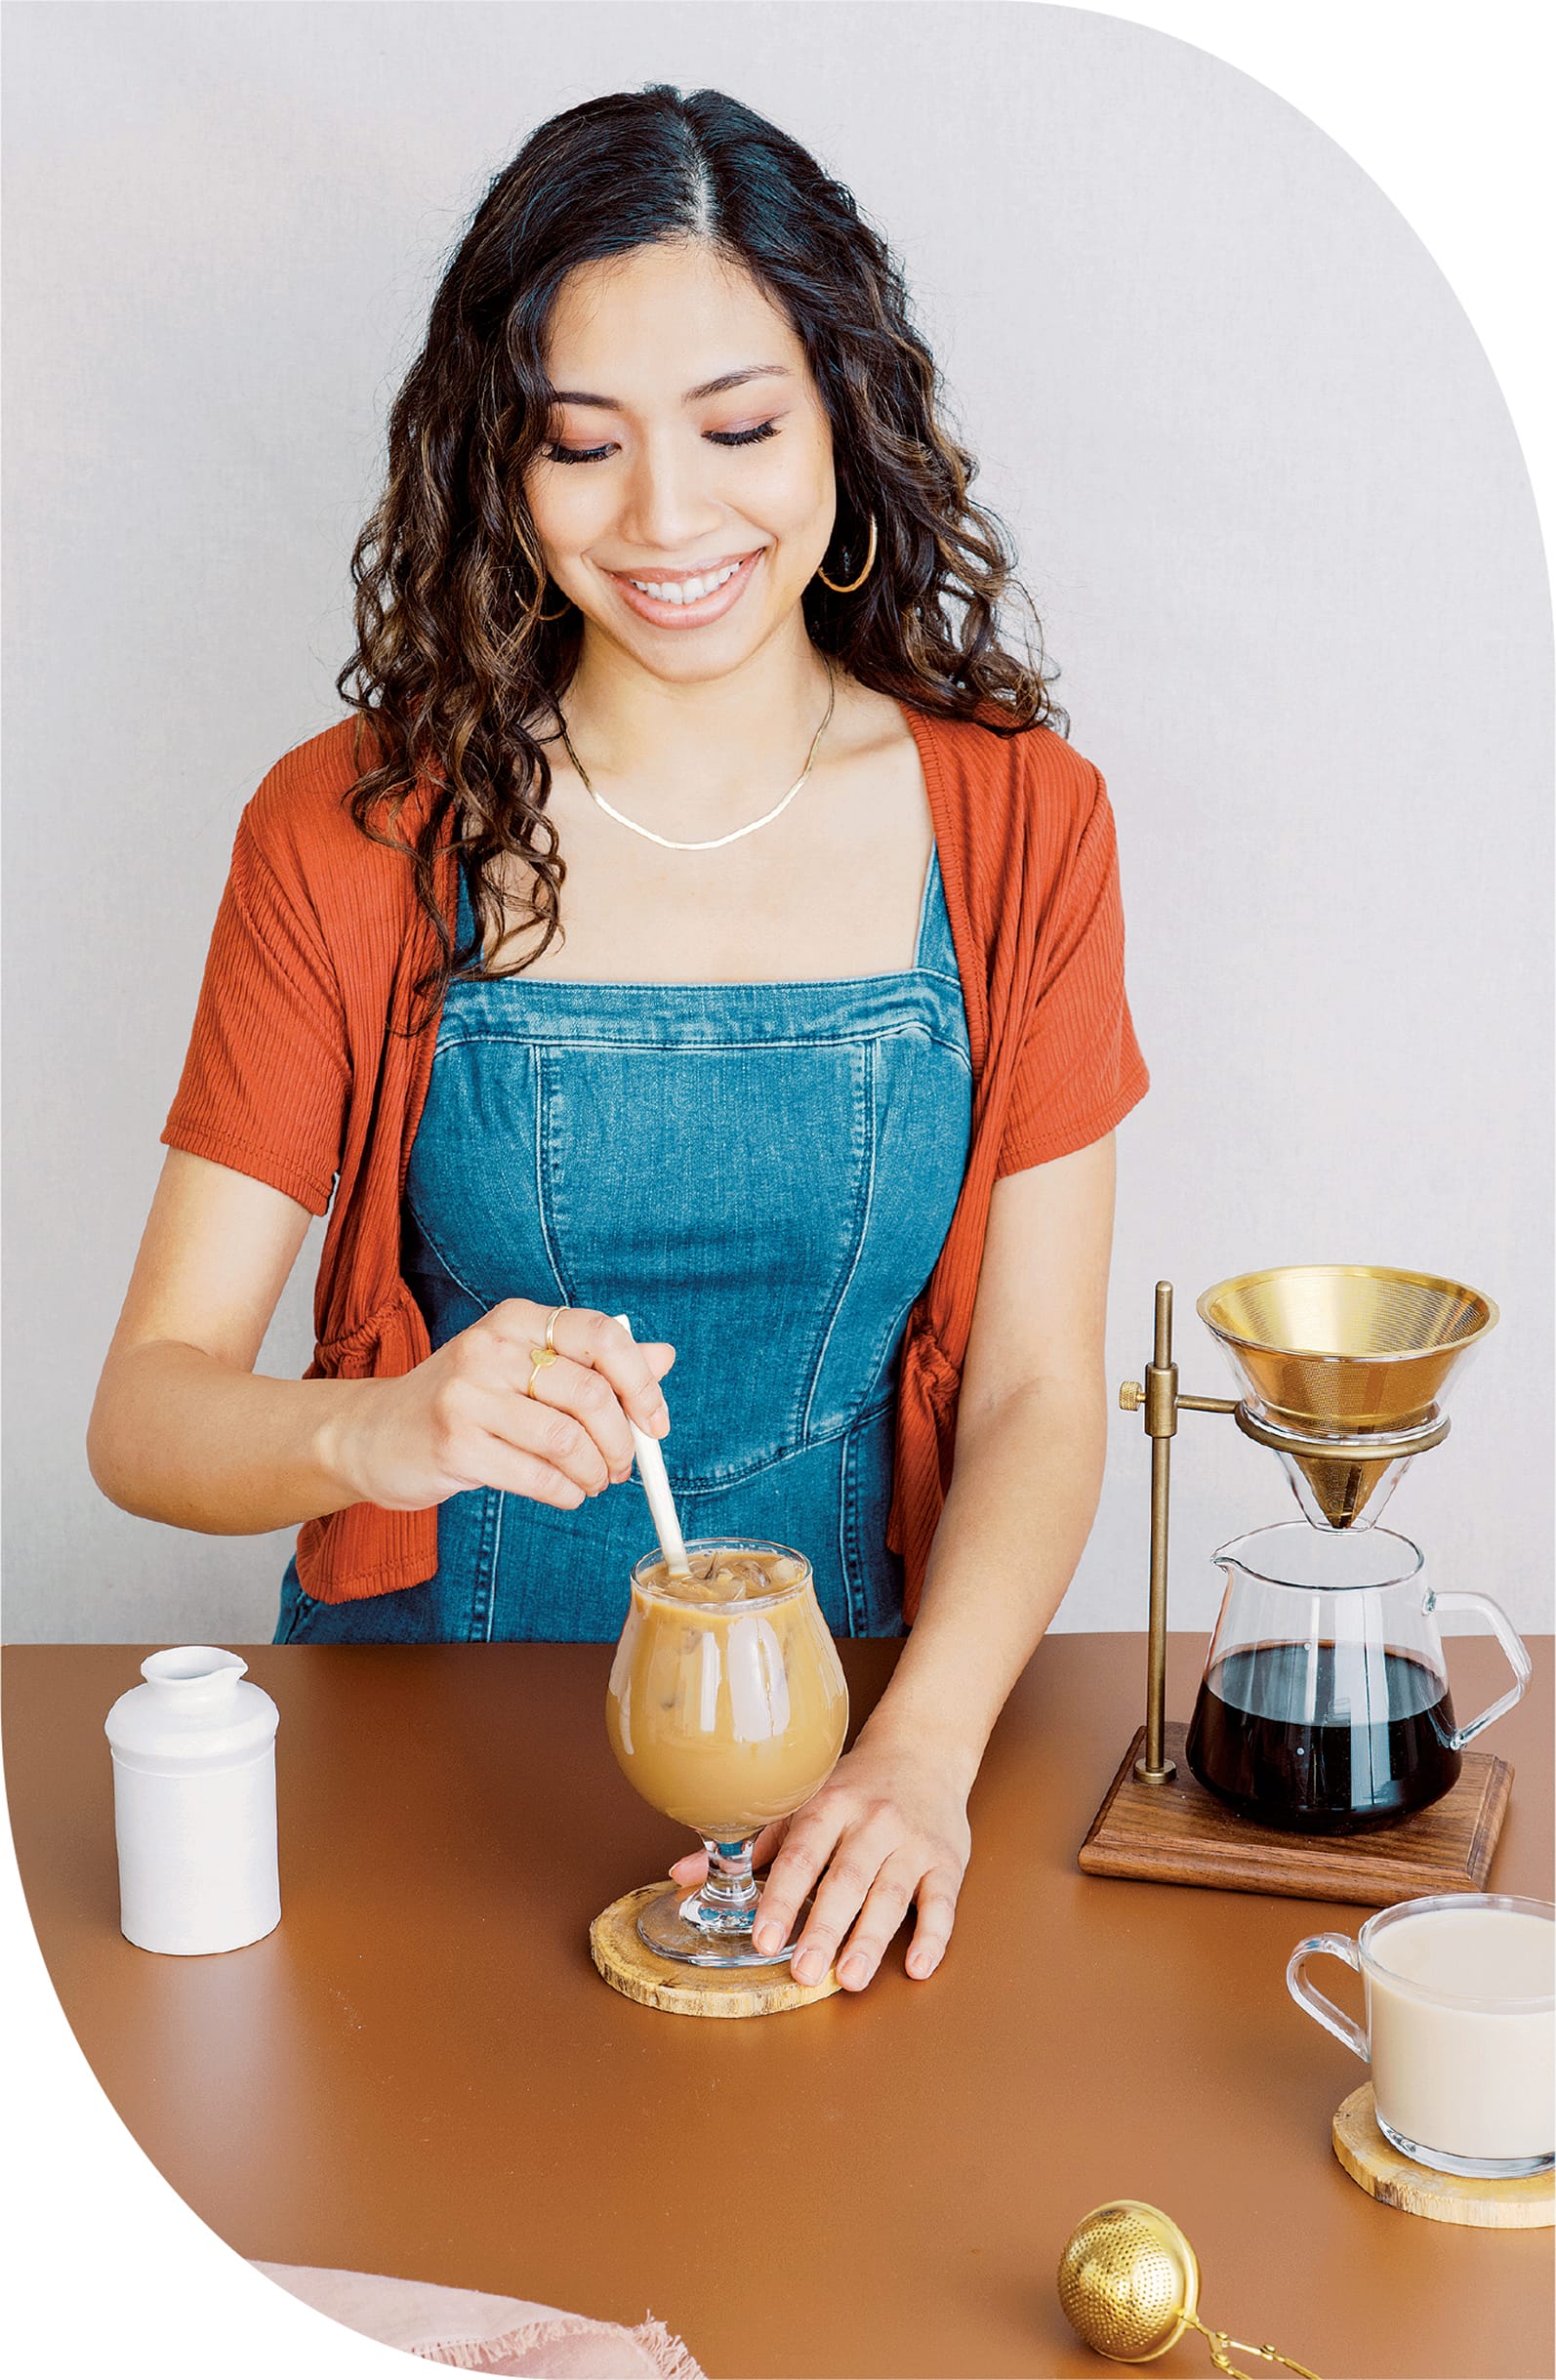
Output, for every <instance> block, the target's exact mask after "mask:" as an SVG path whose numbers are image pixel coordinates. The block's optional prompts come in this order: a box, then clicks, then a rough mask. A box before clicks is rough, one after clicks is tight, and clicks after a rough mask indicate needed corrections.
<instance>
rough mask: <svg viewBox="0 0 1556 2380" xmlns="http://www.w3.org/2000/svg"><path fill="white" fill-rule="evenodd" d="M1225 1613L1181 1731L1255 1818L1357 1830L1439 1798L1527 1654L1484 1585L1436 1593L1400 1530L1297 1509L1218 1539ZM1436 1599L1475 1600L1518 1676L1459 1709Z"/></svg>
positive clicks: (1298, 1827) (1230, 1797)
mask: <svg viewBox="0 0 1556 2380" xmlns="http://www.w3.org/2000/svg"><path fill="white" fill-rule="evenodd" d="M1215 1560H1216V1561H1217V1562H1218V1563H1219V1564H1220V1566H1221V1569H1222V1571H1223V1572H1224V1574H1225V1579H1226V1591H1225V1593H1224V1595H1223V1596H1222V1599H1221V1610H1220V1616H1219V1618H1218V1619H1217V1621H1216V1623H1215V1633H1214V1635H1213V1637H1212V1638H1211V1640H1210V1651H1209V1658H1208V1661H1207V1662H1206V1668H1205V1677H1204V1679H1203V1681H1202V1683H1201V1686H1200V1692H1199V1698H1198V1700H1197V1702H1196V1703H1195V1705H1194V1717H1193V1719H1192V1720H1191V1722H1190V1725H1189V1733H1188V1744H1187V1746H1186V1750H1187V1757H1188V1763H1189V1766H1190V1768H1191V1769H1192V1770H1193V1771H1194V1774H1195V1776H1196V1777H1197V1778H1198V1779H1199V1781H1200V1783H1201V1784H1202V1785H1206V1786H1208V1789H1209V1790H1210V1791H1211V1792H1212V1793H1215V1794H1217V1795H1219V1797H1220V1798H1221V1800H1222V1801H1224V1802H1227V1803H1229V1804H1230V1805H1231V1807H1232V1808H1233V1809H1234V1810H1236V1811H1238V1812H1239V1814H1240V1815H1241V1816H1243V1817H1245V1818H1249V1819H1252V1820H1254V1821H1255V1822H1256V1823H1257V1824H1258V1825H1260V1826H1278V1827H1282V1828H1285V1829H1287V1830H1288V1831H1291V1832H1295V1833H1302V1834H1349V1833H1355V1832H1357V1831H1359V1830H1360V1829H1362V1828H1365V1827H1372V1826H1387V1825H1389V1824H1390V1823H1391V1822H1392V1821H1394V1820H1397V1819H1401V1818H1407V1817H1409V1815H1410V1814H1411V1812H1412V1811H1413V1810H1422V1809H1425V1808H1426V1807H1427V1805H1428V1804H1429V1803H1431V1802H1434V1801H1439V1800H1441V1798H1442V1796H1443V1795H1444V1794H1445V1793H1447V1792H1449V1791H1450V1790H1451V1789H1452V1787H1453V1786H1454V1784H1455V1782H1456V1781H1457V1778H1458V1773H1459V1769H1460V1766H1461V1762H1460V1759H1459V1754H1460V1752H1461V1751H1462V1750H1463V1747H1464V1745H1465V1744H1468V1743H1469V1742H1470V1741H1471V1739H1472V1738H1474V1737H1475V1736H1478V1735H1479V1734H1480V1732H1481V1730H1482V1729H1483V1728H1486V1727H1490V1725H1491V1723H1492V1721H1493V1720H1494V1719H1497V1718H1500V1716H1501V1715H1502V1713H1503V1711H1505V1710H1510V1709H1511V1708H1512V1706H1513V1704H1514V1703H1516V1702H1517V1701H1518V1699H1519V1697H1520V1696H1521V1695H1522V1693H1523V1692H1524V1689H1525V1687H1526V1686H1527V1685H1528V1683H1529V1676H1530V1662H1529V1655H1528V1654H1527V1653H1526V1651H1525V1650H1524V1646H1523V1644H1522V1642H1521V1641H1520V1639H1519V1636H1518V1634H1517V1632H1516V1630H1515V1629H1514V1627H1513V1624H1512V1622H1511V1621H1509V1619H1508V1617H1507V1615H1506V1613H1505V1612H1503V1611H1502V1610H1501V1609H1500V1607H1499V1606H1498V1605H1496V1604H1495V1603H1494V1602H1493V1601H1492V1599H1491V1597H1490V1596H1489V1595H1472V1594H1460V1593H1454V1594H1436V1593H1434V1592H1433V1590H1432V1589H1431V1587H1430V1586H1428V1584H1427V1582H1426V1574H1425V1565H1424V1562H1423V1560H1422V1556H1421V1552H1420V1549H1419V1547H1418V1546H1415V1545H1413V1544H1412V1543H1411V1541H1410V1539H1409V1538H1403V1537H1397V1536H1396V1535H1395V1534H1394V1532H1393V1531H1392V1530H1387V1529H1369V1530H1366V1531H1363V1532H1360V1533H1358V1532H1355V1531H1351V1530H1327V1529H1311V1528H1309V1527H1308V1525H1307V1524H1306V1522H1304V1521H1288V1522H1285V1523H1283V1524H1281V1525H1280V1526H1279V1527H1277V1528H1273V1529H1255V1530H1253V1531H1251V1532H1250V1534H1249V1536H1247V1537H1241V1538H1235V1539H1233V1540H1232V1541H1231V1543H1230V1544H1227V1545H1223V1546H1222V1547H1221V1549H1220V1551H1219V1552H1218V1553H1217V1554H1216V1556H1215ZM1439 1612H1479V1613H1480V1614H1482V1615H1483V1617H1484V1618H1485V1619H1486V1620H1488V1621H1490V1622H1491V1625H1492V1627H1493V1628H1494V1629H1495V1633H1496V1637H1497V1640H1498V1642H1499V1643H1500V1645H1501V1648H1502V1650H1503V1652H1504V1653H1505V1654H1506V1656H1507V1659H1508V1662H1509V1663H1510V1664H1511V1666H1512V1670H1513V1674H1514V1683H1513V1684H1512V1686H1511V1687H1509V1689H1508V1691H1507V1692H1506V1693H1505V1694H1504V1695H1502V1696H1501V1698H1500V1700H1499V1701H1497V1702H1495V1703H1492V1704H1491V1706H1490V1708H1489V1709H1486V1710H1483V1711H1482V1712H1481V1713H1480V1715H1479V1717H1478V1718H1475V1719H1472V1720H1471V1721H1470V1723H1469V1725H1468V1726H1467V1727H1458V1726H1456V1725H1455V1724H1454V1705H1453V1700H1452V1697H1451V1695H1450V1693H1449V1684H1448V1667H1447V1663H1446V1662H1445V1661H1444V1658H1443V1646H1442V1640H1441V1638H1440V1636H1439V1634H1438V1630H1437V1619H1436V1615H1437V1614H1438V1613H1439Z"/></svg>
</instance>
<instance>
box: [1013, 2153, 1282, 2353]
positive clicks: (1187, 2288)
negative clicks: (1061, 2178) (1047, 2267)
mask: <svg viewBox="0 0 1556 2380" xmlns="http://www.w3.org/2000/svg"><path fill="white" fill-rule="evenodd" d="M1199 2298H1200V2266H1199V2260H1198V2258H1197V2257H1196V2255H1195V2253H1194V2250H1193V2248H1192V2247H1190V2245H1189V2243H1188V2241H1187V2239H1185V2237H1184V2236H1183V2234H1182V2233H1181V2232H1180V2231H1179V2229H1178V2227H1177V2225H1176V2224H1175V2223H1174V2222H1173V2220H1172V2218H1171V2216H1170V2215H1165V2214H1164V2213H1163V2212H1162V2209H1161V2208H1160V2207H1159V2206H1147V2204H1146V2203H1145V2200H1144V2199H1143V2198H1112V2199H1110V2200H1109V2202H1108V2204H1107V2205H1106V2206H1094V2207H1093V2208H1092V2209H1091V2212H1090V2214H1088V2215H1087V2216H1086V2217H1085V2219H1084V2221H1082V2222H1080V2223H1078V2224H1077V2225H1076V2228H1075V2230H1074V2231H1073V2232H1072V2233H1071V2234H1070V2236H1069V2238H1068V2239H1067V2240H1066V2242H1065V2248H1064V2254H1063V2255H1062V2256H1061V2257H1060V2259H1059V2304H1060V2306H1061V2308H1062V2309H1063V2312H1064V2316H1065V2319H1066V2320H1067V2321H1068V2322H1069V2324H1070V2327H1071V2328H1072V2329H1073V2330H1074V2331H1076V2332H1077V2333H1078V2335H1079V2336H1080V2337H1081V2338H1082V2339H1084V2340H1085V2344H1086V2346H1087V2347H1090V2348H1094V2349H1095V2351H1096V2353H1097V2354H1098V2355H1099V2356H1106V2357H1107V2358H1108V2359H1109V2360H1110V2361H1112V2362H1114V2363H1152V2362H1154V2361H1155V2360H1156V2359H1157V2357H1158V2356H1165V2355H1166V2354H1167V2349H1168V2348H1169V2347H1175V2346H1176V2345H1177V2342H1178V2340H1179V2339H1181V2338H1182V2336H1183V2333H1184V2331H1185V2330H1197V2331H1199V2333H1200V2335H1201V2337H1202V2338H1204V2339H1206V2340H1207V2341H1208V2345H1209V2350H1210V2361H1211V2362H1212V2363H1213V2364H1214V2365H1215V2368H1216V2370H1217V2371H1220V2372H1227V2373H1229V2374H1230V2375H1231V2376H1232V2380H1249V2375H1248V2374H1247V2373H1244V2372H1239V2370H1238V2368H1237V2365H1236V2364H1235V2363H1233V2362H1232V2361H1231V2359H1230V2353H1229V2351H1230V2350H1231V2349H1232V2348H1234V2347H1235V2348H1236V2349H1237V2350H1238V2352H1239V2354H1240V2355H1248V2356H1262V2357H1263V2358H1264V2359H1265V2360H1266V2361H1267V2362H1270V2363H1284V2364H1285V2365H1286V2368H1287V2370H1288V2371H1292V2372H1297V2373H1299V2374H1300V2375H1301V2380H1318V2374H1317V2373H1316V2372H1312V2371H1309V2370H1308V2367H1307V2365H1306V2364H1305V2363H1293V2362H1292V2360H1291V2359H1290V2356H1283V2355H1278V2354H1277V2353H1276V2350H1275V2349H1274V2348H1273V2347H1252V2346H1249V2343H1248V2342H1247V2340H1244V2339H1233V2338H1228V2336H1227V2334H1226V2332H1225V2331H1224V2330H1209V2329H1207V2327H1206V2325H1205V2323H1204V2322H1202V2321H1201V2320H1200V2318H1199V2315H1198V2313H1197V2312H1196V2308H1197V2307H1198V2304H1199Z"/></svg>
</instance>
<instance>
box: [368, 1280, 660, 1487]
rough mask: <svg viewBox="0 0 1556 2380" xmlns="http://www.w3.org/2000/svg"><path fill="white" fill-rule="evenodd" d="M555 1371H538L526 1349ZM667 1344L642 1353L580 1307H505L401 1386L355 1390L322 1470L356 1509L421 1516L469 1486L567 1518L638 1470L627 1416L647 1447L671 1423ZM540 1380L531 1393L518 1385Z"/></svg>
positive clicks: (509, 1302) (373, 1384)
mask: <svg viewBox="0 0 1556 2380" xmlns="http://www.w3.org/2000/svg"><path fill="white" fill-rule="evenodd" d="M553 1312H554V1313H556V1325H555V1329H554V1330H553V1333H552V1343H553V1347H554V1349H555V1353H556V1361H555V1363H553V1364H546V1365H543V1366H542V1367H541V1369H540V1370H539V1371H538V1372H536V1371H535V1357H534V1350H535V1349H536V1348H537V1347H539V1346H542V1345H543V1344H544V1342H545V1336H546V1325H547V1322H548V1320H549V1319H550V1317H551V1316H552V1314H553ZM675 1360H676V1350H675V1348H674V1347H673V1346H671V1345H670V1343H669V1342H668V1340H664V1339H647V1340H644V1341H643V1342H642V1343H641V1344H638V1343H637V1342H635V1340H633V1339H632V1338H630V1337H629V1336H628V1334H627V1332H626V1331H625V1330H624V1329H623V1328H622V1326H621V1324H620V1323H619V1322H616V1321H614V1320H613V1319H612V1317H611V1316H610V1315H608V1314H597V1313H595V1312H594V1309H593V1308H592V1307H588V1306H564V1307H562V1308H561V1310H560V1311H559V1312H557V1311H556V1309H555V1308H554V1307H552V1306H543V1305H537V1304H535V1302H534V1301H533V1300H532V1299H531V1298H528V1297H509V1298H506V1299H505V1300H504V1301H503V1303H502V1304H501V1305H498V1306H494V1307H493V1308H492V1310H491V1312H490V1313H489V1314H483V1315H482V1317H481V1319H480V1321H479V1322H476V1323H471V1327H470V1329H469V1330H468V1331H462V1332H461V1333H460V1334H459V1335H458V1337H457V1338H451V1339H449V1340H448V1341H447V1343H446V1344H445V1345H444V1346H441V1347H439V1348H438V1349H437V1351H436V1352H435V1354H432V1355H430V1356H429V1357H428V1358H427V1360H426V1362H425V1363H421V1364H418V1365H417V1366H416V1369H415V1370H414V1371H413V1372H409V1373H407V1374H405V1375H404V1376H403V1377H402V1378H400V1379H395V1380H362V1381H359V1382H357V1383H355V1386H356V1388H357V1389H358V1391H359V1392H360V1393H359V1394H357V1395H353V1396H352V1397H350V1398H349V1399H348V1401H347V1402H346V1403H345V1405H344V1406H342V1407H340V1408H338V1409H337V1412H336V1414H335V1415H334V1416H332V1418H331V1420H330V1422H329V1423H328V1424H327V1434H328V1438H329V1440H330V1442H331V1443H330V1444H329V1445H328V1446H327V1447H326V1448H325V1450H324V1455H325V1460H326V1462H327V1464H328V1467H329V1468H330V1469H331V1470H332V1471H333V1472H334V1473H335V1474H336V1475H337V1476H338V1477H339V1478H340V1479H341V1480H342V1482H343V1484H345V1485H346V1486H348V1488H349V1490H350V1492H351V1494H352V1497H353V1498H355V1499H356V1500H357V1501H359V1502H362V1503H366V1504H379V1505H382V1506H383V1507H384V1508H385V1509H386V1510H387V1511H390V1512H420V1511H425V1510H426V1508H427V1507H428V1506H429V1505H430V1504H440V1503H442V1502H443V1501H444V1500H445V1498H448V1497H450V1496H457V1495H459V1494H460V1493H461V1491H462V1490H464V1489H467V1488H500V1489H502V1490H504V1491H505V1492H506V1493H507V1494H509V1495H511V1496H527V1497H529V1498H531V1499H532V1500H533V1501H534V1502H536V1503H541V1504H554V1505H557V1506H558V1507H560V1508H561V1509H562V1510H563V1511H575V1510H576V1509H577V1507H578V1506H579V1505H580V1504H581V1503H582V1502H583V1501H584V1498H586V1496H597V1495H599V1493H600V1492H601V1491H602V1490H603V1489H605V1488H607V1487H609V1486H610V1485H611V1483H612V1481H619V1480H624V1479H627V1478H629V1477H630V1476H631V1473H632V1467H633V1442H632V1433H631V1431H630V1429H629V1428H628V1424H627V1416H628V1415H629V1414H630V1415H631V1416H632V1418H633V1419H634V1421H635V1422H636V1424H637V1426H638V1428H639V1429H641V1430H645V1431H646V1432H647V1433H648V1435H649V1436H650V1437H652V1438H662V1437H664V1435H665V1433H666V1431H667V1430H668V1429H669V1427H670V1413H669V1409H668V1408H667V1406H666V1404H665V1400H664V1397H663V1395H662V1394H661V1391H660V1387H659V1382H660V1380H661V1378H662V1377H663V1375H665V1374H666V1373H667V1372H668V1371H669V1370H670V1368H671V1366H672V1364H673V1363H674V1362H675ZM532 1372H534V1377H535V1387H534V1393H533V1395H529V1394H526V1386H527V1383H528V1381H529V1378H530V1375H531V1373H532Z"/></svg>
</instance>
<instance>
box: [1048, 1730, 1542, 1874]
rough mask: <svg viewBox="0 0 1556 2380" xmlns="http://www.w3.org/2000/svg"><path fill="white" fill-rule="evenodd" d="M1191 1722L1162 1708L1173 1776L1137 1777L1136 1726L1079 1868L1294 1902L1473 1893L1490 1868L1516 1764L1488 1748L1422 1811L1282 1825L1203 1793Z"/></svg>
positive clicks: (1469, 1759)
mask: <svg viewBox="0 0 1556 2380" xmlns="http://www.w3.org/2000/svg"><path fill="white" fill-rule="evenodd" d="M1187 1733H1188V1730H1187V1728H1186V1727H1184V1726H1183V1725H1182V1724H1181V1723H1180V1722H1178V1721H1176V1720H1171V1719H1169V1720H1168V1721H1167V1730H1166V1744H1167V1754H1168V1757H1169V1758H1170V1759H1172V1760H1175V1761H1176V1762H1177V1775H1176V1776H1175V1777H1174V1778H1172V1779H1171V1781H1170V1783H1168V1784H1167V1785H1142V1784H1141V1783H1140V1781H1139V1779H1138V1778H1137V1777H1136V1776H1135V1774H1134V1763H1135V1760H1136V1758H1137V1757H1138V1755H1139V1754H1140V1753H1141V1752H1142V1751H1143V1750H1144V1748H1145V1730H1144V1728H1143V1727H1142V1728H1140V1729H1139V1730H1138V1731H1137V1732H1136V1735H1135V1738H1134V1741H1133V1743H1132V1744H1130V1746H1129V1748H1128V1750H1127V1751H1126V1753H1125V1755H1124V1758H1123V1761H1122V1762H1121V1763H1120V1766H1119V1772H1118V1775H1117V1776H1116V1777H1115V1778H1114V1780H1113V1783H1112V1785H1110V1786H1109V1787H1108V1792H1107V1797H1106V1799H1105V1800H1104V1802H1103V1804H1102V1807H1101V1809H1100V1810H1099V1811H1098V1812H1097V1814H1096V1817H1095V1818H1094V1819H1093V1820H1092V1822H1091V1827H1090V1831H1089V1833H1088V1834H1087V1835H1086V1838H1085V1842H1084V1843H1083V1844H1082V1846H1081V1851H1080V1862H1081V1866H1082V1867H1084V1868H1085V1871H1086V1873H1087V1874H1088V1875H1093V1876H1133V1877H1137V1878H1143V1879H1145V1880H1148V1881H1150V1882H1152V1883H1156V1884H1208V1885H1212V1886H1214V1887H1215V1888H1216V1889H1217V1890H1219V1891H1222V1892H1231V1893H1281V1894H1287V1895H1290V1897H1291V1898H1292V1899H1293V1900H1297V1901H1354V1902H1358V1903H1365V1904H1366V1905H1368V1906H1369V1907H1371V1908H1386V1907H1387V1906H1388V1905H1389V1904H1390V1903H1392V1902H1395V1901H1413V1900H1415V1899H1416V1898H1418V1897H1419V1896H1420V1895H1422V1894H1425V1893H1478V1892H1483V1891H1484V1890H1485V1887H1486V1879H1487V1877H1488V1875H1489V1874H1490V1873H1491V1866H1492V1854H1493V1853H1494V1852H1495V1848H1496V1838H1497V1836H1498V1834H1499V1833H1500V1832H1501V1827H1502V1820H1503V1818H1504V1816H1505V1815H1506V1811H1507V1797H1508V1794H1509V1793H1510V1792H1511V1790H1512V1784H1513V1772H1512V1770H1511V1769H1510V1768H1509V1767H1508V1765H1507V1763H1506V1761H1505V1760H1498V1759H1496V1758H1495V1756H1494V1755H1492V1754H1491V1753H1488V1752H1466V1753H1465V1754H1464V1766H1463V1770H1462V1772H1461V1774H1460V1776H1459V1780H1458V1783H1457V1784H1456V1785H1454V1789H1453V1791H1452V1792H1451V1793H1446V1794H1445V1795H1444V1796H1443V1799H1442V1800H1441V1801H1439V1802H1434V1803H1433V1804H1432V1806H1431V1808H1430V1809H1429V1810H1417V1811H1416V1812H1415V1813H1414V1815H1413V1817H1411V1818H1405V1819H1401V1820H1400V1822H1399V1824H1398V1825H1397V1826H1383V1827H1379V1828H1378V1829H1377V1831H1376V1832H1374V1833H1363V1834H1330V1835H1323V1834H1283V1833H1281V1832H1280V1831H1279V1830H1278V1829H1277V1828H1275V1827H1273V1826H1254V1825H1253V1824H1252V1822H1251V1821H1250V1820H1249V1819H1246V1818H1239V1817H1238V1816H1237V1815H1236V1813H1235V1812H1233V1811H1231V1810H1229V1809H1228V1808H1227V1807H1226V1805H1225V1803H1224V1802H1220V1801H1217V1799H1216V1797H1215V1795H1214V1794H1213V1793H1208V1792H1207V1791H1206V1789H1205V1787H1204V1785H1201V1783H1200V1781H1199V1779H1198V1778H1197V1777H1196V1776H1195V1775H1194V1774H1193V1772H1192V1771H1191V1770H1190V1768H1189V1765H1188V1762H1187V1760H1186V1759H1185V1758H1184V1753H1183V1742H1184V1738H1185V1736H1186V1735H1187Z"/></svg>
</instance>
